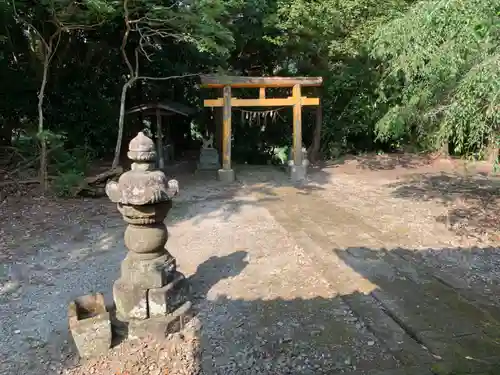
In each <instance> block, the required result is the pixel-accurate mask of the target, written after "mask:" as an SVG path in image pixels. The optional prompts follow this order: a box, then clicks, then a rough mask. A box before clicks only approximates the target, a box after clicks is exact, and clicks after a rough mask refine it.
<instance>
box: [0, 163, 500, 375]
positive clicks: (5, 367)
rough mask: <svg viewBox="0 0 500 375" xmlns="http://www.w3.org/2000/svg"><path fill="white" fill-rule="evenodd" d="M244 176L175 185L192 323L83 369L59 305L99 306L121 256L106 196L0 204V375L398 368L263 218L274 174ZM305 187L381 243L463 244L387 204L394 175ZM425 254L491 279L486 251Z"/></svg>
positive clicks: (419, 205)
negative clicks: (378, 234)
mask: <svg viewBox="0 0 500 375" xmlns="http://www.w3.org/2000/svg"><path fill="white" fill-rule="evenodd" d="M370 178H371V179H373V174H372V177H370ZM242 180H244V181H245V183H244V184H241V183H237V184H234V185H233V186H230V187H227V186H223V185H220V184H218V183H216V182H209V183H207V182H206V181H207V180H206V179H203V176H201V177H200V178H199V179H193V180H192V181H190V182H189V187H186V188H184V189H183V186H182V185H181V196H180V197H179V198H178V199H177V200H176V204H175V205H174V209H173V210H172V212H171V214H170V215H169V219H168V220H167V222H168V225H169V232H170V238H169V242H168V246H167V247H168V249H169V250H170V251H171V252H172V254H173V255H174V256H176V258H177V260H178V263H179V265H180V269H181V271H183V272H184V273H185V274H186V275H187V276H189V277H190V278H191V280H190V281H191V284H192V286H193V292H194V294H193V299H194V302H195V305H196V309H197V311H198V315H197V316H196V318H195V319H193V320H192V321H191V322H190V323H189V324H188V325H187V326H186V328H185V329H184V330H183V332H182V333H181V334H176V335H173V336H171V337H170V338H168V339H167V340H165V341H164V342H154V341H145V342H142V343H137V342H127V343H125V344H122V345H120V346H119V347H117V348H115V349H113V350H112V351H110V353H109V354H108V355H107V356H105V357H103V358H99V359H96V360H93V361H88V362H82V363H79V362H78V360H77V359H76V357H75V355H74V348H73V347H72V344H71V339H70V338H69V337H68V331H67V304H68V302H69V301H70V300H71V299H73V298H74V297H76V296H78V295H83V294H88V293H91V292H95V291H101V292H104V293H105V295H106V296H107V298H108V299H109V298H110V293H109V292H110V290H111V286H112V283H113V281H114V280H115V279H116V278H117V277H118V272H119V264H120V261H121V260H122V259H123V257H124V254H125V249H124V247H123V243H122V236H123V230H124V228H125V225H124V222H123V221H122V220H121V218H120V217H119V215H118V214H117V212H116V208H115V207H113V205H111V204H109V203H108V202H107V201H106V200H103V201H99V200H98V201H95V200H94V201H73V202H71V203H70V204H68V203H61V202H60V201H54V202H51V201H48V200H39V201H31V205H29V206H28V204H27V203H24V206H23V205H21V203H22V201H19V202H17V203H16V202H7V203H4V204H3V206H0V214H2V215H3V217H5V218H11V220H9V223H7V224H6V225H2V228H0V235H1V238H2V241H0V255H1V256H2V258H1V259H2V264H1V265H0V322H1V324H0V374H2V375H3V374H6V375H7V374H24V373H29V374H33V375H38V374H57V373H65V374H67V375H80V374H82V375H83V374H88V373H90V374H92V373H96V374H103V375H115V374H122V375H125V374H127V375H133V374H141V375H142V374H153V375H160V374H167V373H168V374H197V373H199V372H200V371H202V372H203V373H205V374H208V375H211V374H252V373H255V374H257V373H259V374H262V373H273V374H289V373H294V374H321V373H325V374H326V373H332V372H333V373H342V372H348V371H353V370H363V369H369V368H374V367H375V368H378V369H389V368H395V367H397V366H398V365H399V363H398V362H397V360H395V359H394V358H393V357H392V356H391V355H390V354H389V353H387V351H386V350H385V349H384V345H383V343H380V342H379V341H378V339H377V338H376V337H374V336H373V335H372V333H371V332H369V331H368V330H367V329H366V327H365V326H364V323H363V322H361V321H359V320H358V319H357V318H356V317H355V316H353V314H352V312H351V311H350V310H349V308H348V307H347V306H346V305H345V304H344V303H343V302H342V299H340V298H339V297H338V295H337V292H336V291H335V290H332V288H331V287H330V286H329V284H328V283H327V282H325V280H323V278H322V276H321V275H320V274H319V273H318V272H317V271H316V269H315V264H314V263H313V262H312V261H311V259H310V258H309V256H308V254H307V253H306V252H304V250H303V249H302V248H301V247H299V246H297V244H296V243H295V242H294V240H293V239H291V237H290V235H289V233H287V232H286V230H284V229H283V227H281V226H280V225H279V224H278V223H277V222H276V221H275V220H274V218H273V217H272V216H271V215H270V214H269V212H268V211H267V210H266V208H265V200H275V199H279V197H278V196H276V195H275V194H273V186H276V185H280V184H284V180H283V176H281V175H280V174H279V173H277V172H275V171H272V170H269V169H261V170H260V171H259V170H257V169H251V168H249V169H247V170H246V172H245V176H244V178H243V179H242ZM314 180H315V183H316V189H315V190H314V191H315V194H318V195H320V196H321V197H322V198H323V199H326V200H328V201H329V202H331V203H333V204H335V205H338V206H339V207H343V208H349V210H350V211H351V212H354V213H355V214H359V215H362V216H363V218H364V220H366V221H367V222H369V223H371V224H373V225H378V226H379V227H383V228H384V231H385V232H386V233H387V235H388V237H387V247H391V246H404V247H405V248H408V249H419V248H422V249H423V248H427V249H428V248H429V247H432V248H433V249H434V250H438V249H442V248H444V247H446V246H447V247H456V246H464V240H463V237H458V236H457V235H456V233H453V231H450V230H449V228H447V227H446V226H445V224H439V225H438V224H436V217H437V216H439V215H443V214H446V213H447V209H446V208H445V207H444V206H443V205H436V204H435V202H433V201H426V202H423V201H421V202H414V201H413V202H412V201H409V200H408V199H406V200H405V198H404V197H401V196H394V194H392V193H391V192H392V191H394V190H395V189H396V188H395V187H392V188H389V187H387V186H386V187H383V185H384V186H385V185H388V184H389V183H393V182H394V179H393V178H388V177H387V176H384V183H380V181H378V182H377V181H375V182H373V181H370V180H369V179H367V178H364V179H363V178H360V177H356V176H354V177H353V175H352V174H349V173H345V171H342V170H341V169H336V170H335V171H333V172H328V173H326V174H325V173H323V174H322V173H317V174H315V175H314ZM370 184H371V185H372V187H370ZM346 187H347V188H346ZM256 192H257V193H258V194H255V193H256ZM309 193H310V192H308V191H307V190H304V194H309ZM256 195H259V196H261V197H262V196H264V198H261V199H262V200H261V201H257V200H256V198H255V196H256ZM16 208H17V209H18V211H16ZM28 219H29V223H30V225H26V222H28ZM381 223H383V224H384V225H383V226H382V225H381ZM389 234H390V235H391V236H390V237H389ZM474 241H476V242H475V243H476V244H478V245H480V244H479V242H478V240H477V238H475V239H474ZM425 254H426V256H427V258H428V262H429V264H432V262H434V263H439V262H440V261H441V262H450V263H449V264H454V265H455V266H457V268H458V269H461V270H463V273H464V274H465V275H469V276H467V277H470V278H471V279H473V278H475V279H479V280H482V281H484V282H487V281H488V280H493V279H494V278H495V277H496V276H497V275H498V274H499V273H500V272H498V269H499V264H497V263H498V262H496V261H494V259H496V258H494V257H492V256H491V252H487V251H485V250H484V247H483V252H482V253H481V252H473V253H471V256H469V257H464V256H463V255H457V254H458V252H453V251H449V252H448V253H446V252H442V251H441V252H440V251H436V252H435V254H434V255H432V254H433V253H432V252H431V251H426V252H425ZM467 267H468V268H467ZM466 269H467V271H466ZM491 282H493V281H491ZM492 290H496V289H495V288H493V289H492Z"/></svg>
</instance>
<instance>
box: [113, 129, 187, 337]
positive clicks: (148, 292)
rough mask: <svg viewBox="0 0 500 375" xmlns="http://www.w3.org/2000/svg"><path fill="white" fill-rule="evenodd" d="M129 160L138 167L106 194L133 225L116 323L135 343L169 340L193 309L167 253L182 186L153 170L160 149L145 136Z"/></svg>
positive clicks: (118, 285)
mask: <svg viewBox="0 0 500 375" xmlns="http://www.w3.org/2000/svg"><path fill="white" fill-rule="evenodd" d="M127 156H128V157H129V159H131V160H132V162H133V163H132V167H131V170H130V171H127V172H125V173H124V174H122V175H121V176H120V178H119V180H118V182H109V183H108V184H107V185H106V194H107V195H108V197H109V198H110V199H111V201H112V202H115V203H117V205H118V210H119V211H120V213H121V214H122V215H123V218H124V220H125V221H126V222H127V223H128V226H127V228H126V230H125V246H126V247H127V249H128V250H129V251H128V254H127V256H126V257H125V259H124V260H123V262H122V264H121V275H120V278H119V279H118V280H116V281H115V283H114V285H113V299H114V302H115V308H116V318H117V320H118V321H119V322H122V323H125V324H126V325H128V336H129V337H130V338H143V337H144V336H148V335H150V334H153V335H156V334H161V335H164V334H166V333H168V331H169V330H170V327H171V325H172V324H173V323H174V322H176V321H178V319H179V318H180V317H183V316H184V315H185V314H187V313H188V311H189V310H190V307H191V303H190V302H189V301H188V299H187V290H186V288H187V285H186V283H187V282H186V280H185V278H184V276H183V275H182V274H181V273H180V272H178V271H177V269H176V262H175V258H174V257H173V256H172V255H171V254H170V253H169V252H168V251H167V250H166V248H165V244H166V242H167V238H168V231H167V227H166V226H165V224H164V220H165V217H166V216H167V214H168V212H169V210H170V208H171V207H172V198H173V197H174V196H176V195H177V193H178V192H179V185H178V182H177V181H176V180H169V181H168V180H167V178H166V176H165V174H164V173H163V172H162V171H160V170H154V168H155V163H156V152H155V145H154V143H153V141H152V140H151V139H150V138H148V137H146V136H145V135H144V134H143V133H142V132H140V133H139V134H138V135H137V136H136V137H135V138H134V139H133V140H132V141H131V142H130V144H129V151H128V154H127Z"/></svg>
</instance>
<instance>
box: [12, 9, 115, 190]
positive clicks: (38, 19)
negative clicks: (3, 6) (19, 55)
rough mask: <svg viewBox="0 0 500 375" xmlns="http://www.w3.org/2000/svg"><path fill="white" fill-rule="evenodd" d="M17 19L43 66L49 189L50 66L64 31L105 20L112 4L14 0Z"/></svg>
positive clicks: (41, 130)
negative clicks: (47, 94)
mask: <svg viewBox="0 0 500 375" xmlns="http://www.w3.org/2000/svg"><path fill="white" fill-rule="evenodd" d="M11 7H12V12H13V16H14V19H15V20H16V21H17V22H18V23H19V24H20V25H22V27H23V28H24V31H25V35H26V38H27V40H28V41H29V44H30V48H31V50H32V51H33V53H34V55H36V56H37V57H38V59H39V60H40V63H41V66H42V77H41V83H40V89H39V91H38V105H37V108H38V137H39V139H40V144H41V153H40V183H41V184H42V187H43V190H44V191H47V190H48V176H47V137H48V135H49V134H50V133H48V132H47V131H46V129H45V127H44V112H43V110H44V99H45V90H46V87H47V82H48V76H49V68H50V64H51V62H52V59H53V58H54V56H55V54H56V53H57V49H58V47H59V43H60V41H61V37H62V34H63V33H71V32H74V31H76V30H81V29H87V28H92V27H94V26H95V24H94V23H96V22H97V23H98V24H100V23H102V22H103V19H102V16H103V13H106V12H111V11H112V8H111V7H110V6H109V4H108V3H107V2H106V1H101V0H93V1H90V2H88V3H87V4H85V6H82V5H80V4H78V3H75V2H74V1H71V0H57V1H40V2H35V3H33V2H32V1H29V0H27V1H21V0H13V1H12V3H11Z"/></svg>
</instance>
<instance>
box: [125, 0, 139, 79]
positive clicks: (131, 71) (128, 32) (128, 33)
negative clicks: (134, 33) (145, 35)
mask: <svg viewBox="0 0 500 375" xmlns="http://www.w3.org/2000/svg"><path fill="white" fill-rule="evenodd" d="M123 12H124V15H123V17H124V19H125V34H123V39H122V46H121V51H122V56H123V60H124V61H125V64H126V65H127V68H128V70H129V72H130V78H132V76H133V75H134V68H133V67H132V64H131V63H130V60H129V59H128V56H127V52H126V50H125V48H126V47H127V43H128V37H129V35H130V31H131V30H132V28H131V27H130V20H129V17H130V13H129V10H128V0H123ZM136 68H137V67H136Z"/></svg>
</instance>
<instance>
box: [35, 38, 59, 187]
mask: <svg viewBox="0 0 500 375" xmlns="http://www.w3.org/2000/svg"><path fill="white" fill-rule="evenodd" d="M58 35H59V31H58V32H57V33H55V34H53V35H52V36H51V37H50V40H49V42H48V43H47V45H46V51H45V56H44V60H43V74H42V84H41V85H40V92H39V93H38V137H39V138H40V145H41V147H40V185H41V186H42V189H43V191H44V192H46V191H48V190H49V179H48V171H47V165H48V160H47V137H46V134H45V133H44V131H45V129H44V118H43V101H44V99H45V88H46V87H47V81H48V76H49V66H50V61H51V59H52V56H53V52H54V51H53V41H54V38H55V37H56V36H58Z"/></svg>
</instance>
